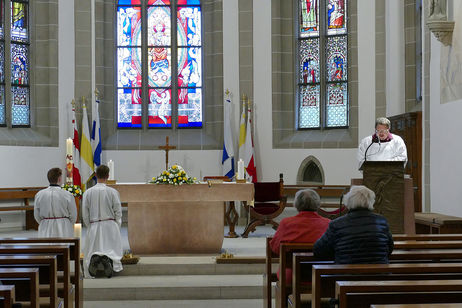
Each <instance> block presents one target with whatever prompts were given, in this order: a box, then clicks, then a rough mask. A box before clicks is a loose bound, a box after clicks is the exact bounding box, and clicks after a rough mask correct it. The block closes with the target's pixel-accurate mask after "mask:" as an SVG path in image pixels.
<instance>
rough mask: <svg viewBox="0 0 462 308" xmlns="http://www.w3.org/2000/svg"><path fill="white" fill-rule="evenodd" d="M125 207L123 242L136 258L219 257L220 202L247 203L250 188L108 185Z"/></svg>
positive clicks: (251, 194) (240, 185)
mask: <svg viewBox="0 0 462 308" xmlns="http://www.w3.org/2000/svg"><path fill="white" fill-rule="evenodd" d="M108 186H110V187H113V188H114V189H116V190H117V191H118V192H119V193H120V199H121V201H122V202H127V203H128V240H129V243H130V248H131V250H132V252H133V253H135V254H159V253H160V254H169V253H172V254H187V253H219V252H220V251H221V247H222V244H223V237H224V221H223V216H224V206H223V202H225V201H251V200H253V197H254V188H253V184H252V183H213V184H208V183H200V184H192V185H186V184H184V185H180V186H174V185H155V184H114V185H108Z"/></svg>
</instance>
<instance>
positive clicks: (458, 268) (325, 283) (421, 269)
mask: <svg viewBox="0 0 462 308" xmlns="http://www.w3.org/2000/svg"><path fill="white" fill-rule="evenodd" d="M451 278H452V279H461V278H462V263H427V264H423V263H417V264H350V265H339V264H332V265H313V269H312V298H311V300H312V307H315V308H319V307H321V304H320V303H321V298H323V297H333V296H334V286H335V282H336V281H339V280H372V279H377V280H380V281H383V280H393V279H394V280H397V279H398V280H399V279H401V280H409V279H414V280H425V279H438V280H442V279H451ZM293 296H294V303H295V304H294V307H300V305H299V304H300V301H299V298H300V296H299V295H298V294H294V295H293Z"/></svg>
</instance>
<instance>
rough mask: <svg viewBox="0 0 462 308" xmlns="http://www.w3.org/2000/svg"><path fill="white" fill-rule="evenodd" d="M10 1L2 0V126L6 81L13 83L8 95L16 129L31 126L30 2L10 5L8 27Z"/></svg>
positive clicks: (23, 0)
mask: <svg viewBox="0 0 462 308" xmlns="http://www.w3.org/2000/svg"><path fill="white" fill-rule="evenodd" d="M6 4H7V2H5V1H1V29H0V62H1V63H0V125H2V126H6V125H7V120H8V117H9V115H8V113H7V110H8V109H9V108H7V106H6V103H5V101H6V99H5V96H6V95H5V94H6V87H5V81H6V80H7V79H8V78H9V79H10V81H11V86H10V91H11V95H8V97H10V99H11V109H10V114H11V117H10V119H11V121H10V124H11V126H13V127H28V126H30V102H29V100H30V77H29V66H30V65H29V46H30V38H29V18H28V17H29V1H28V0H14V1H10V2H9V8H10V10H9V14H8V15H7V16H10V21H11V22H10V25H9V27H8V29H6V28H5V20H6V18H5V8H6ZM5 50H9V52H10V68H9V69H7V68H6V66H5Z"/></svg>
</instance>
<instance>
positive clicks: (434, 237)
mask: <svg viewBox="0 0 462 308" xmlns="http://www.w3.org/2000/svg"><path fill="white" fill-rule="evenodd" d="M393 240H394V241H462V234H415V235H408V234H393Z"/></svg>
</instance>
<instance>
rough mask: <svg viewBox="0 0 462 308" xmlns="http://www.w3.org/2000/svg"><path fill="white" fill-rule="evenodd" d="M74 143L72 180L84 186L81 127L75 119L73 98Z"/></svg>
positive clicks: (75, 183)
mask: <svg viewBox="0 0 462 308" xmlns="http://www.w3.org/2000/svg"><path fill="white" fill-rule="evenodd" d="M72 130H73V131H74V132H73V134H72V136H73V137H72V143H73V144H74V149H73V154H72V158H73V170H72V181H73V182H74V185H78V186H80V187H81V186H82V181H81V178H80V142H79V127H78V124H77V121H76V120H75V102H74V100H72Z"/></svg>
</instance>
